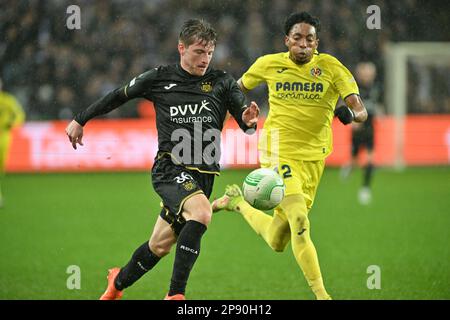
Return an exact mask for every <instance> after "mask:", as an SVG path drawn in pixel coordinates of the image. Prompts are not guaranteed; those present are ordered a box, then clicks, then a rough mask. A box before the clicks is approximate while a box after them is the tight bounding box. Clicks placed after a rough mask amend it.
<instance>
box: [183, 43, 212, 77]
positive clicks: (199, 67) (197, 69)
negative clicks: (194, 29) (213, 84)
mask: <svg viewBox="0 0 450 320" xmlns="http://www.w3.org/2000/svg"><path fill="white" fill-rule="evenodd" d="M214 48H215V46H214V44H212V43H207V42H206V41H202V40H198V41H196V42H194V43H193V44H191V45H189V46H188V47H186V46H185V45H184V44H183V43H179V44H178V51H179V52H180V58H181V67H182V68H183V69H184V70H186V71H187V72H189V73H190V74H192V75H194V76H203V75H204V74H205V72H206V69H208V66H209V63H210V62H211V59H212V56H213V53H214Z"/></svg>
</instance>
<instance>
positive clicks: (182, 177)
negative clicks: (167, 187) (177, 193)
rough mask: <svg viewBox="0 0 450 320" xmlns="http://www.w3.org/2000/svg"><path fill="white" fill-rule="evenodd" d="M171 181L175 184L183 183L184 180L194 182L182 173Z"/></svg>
mask: <svg viewBox="0 0 450 320" xmlns="http://www.w3.org/2000/svg"><path fill="white" fill-rule="evenodd" d="M173 180H175V182H176V183H184V182H186V180H194V178H192V176H191V175H190V174H189V173H186V172H184V171H183V172H182V173H181V174H180V175H179V176H176V177H175V178H173Z"/></svg>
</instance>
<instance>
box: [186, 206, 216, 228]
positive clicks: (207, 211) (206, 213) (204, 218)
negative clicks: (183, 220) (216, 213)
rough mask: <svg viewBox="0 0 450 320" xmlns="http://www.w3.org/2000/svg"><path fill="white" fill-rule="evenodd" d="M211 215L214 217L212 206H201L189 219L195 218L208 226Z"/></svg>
mask: <svg viewBox="0 0 450 320" xmlns="http://www.w3.org/2000/svg"><path fill="white" fill-rule="evenodd" d="M211 217H212V213H211V207H209V208H203V209H200V208H199V209H198V211H197V212H195V213H194V214H193V215H191V219H189V220H195V221H197V222H200V223H202V224H204V225H205V226H207V225H209V223H210V222H211Z"/></svg>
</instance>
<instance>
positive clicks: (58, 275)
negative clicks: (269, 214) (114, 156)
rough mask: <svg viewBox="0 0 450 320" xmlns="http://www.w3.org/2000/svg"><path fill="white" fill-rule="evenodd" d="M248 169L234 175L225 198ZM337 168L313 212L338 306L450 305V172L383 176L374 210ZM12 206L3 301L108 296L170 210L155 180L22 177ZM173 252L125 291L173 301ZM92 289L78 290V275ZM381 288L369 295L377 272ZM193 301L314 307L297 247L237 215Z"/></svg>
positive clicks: (201, 269)
mask: <svg viewBox="0 0 450 320" xmlns="http://www.w3.org/2000/svg"><path fill="white" fill-rule="evenodd" d="M248 172H249V171H248V170H237V171H231V170H230V171H224V172H223V173H222V175H221V176H220V177H219V178H217V179H216V184H215V189H214V194H213V197H214V196H218V195H220V194H221V193H222V191H223V189H224V187H225V185H226V184H228V183H241V182H242V181H243V179H244V177H245V175H246V174H247V173H248ZM360 181H361V172H360V171H356V172H355V173H354V175H353V176H351V177H350V179H349V181H348V182H346V183H343V182H341V181H340V179H339V171H338V170H337V169H333V168H327V169H326V171H325V173H324V176H323V178H322V181H321V185H320V187H319V191H318V194H317V197H316V202H315V205H314V207H313V209H312V210H311V212H310V220H311V227H312V229H311V230H312V231H311V234H312V238H313V241H314V243H315V246H316V248H317V251H318V253H319V260H320V264H321V268H322V274H323V277H324V281H325V284H326V287H327V289H328V291H329V293H330V294H331V295H332V296H333V298H334V299H450V290H449V288H450V246H449V244H450V209H449V208H450V194H449V190H450V188H449V187H450V185H449V181H450V169H449V167H441V168H409V169H407V170H405V171H403V172H395V171H393V170H388V169H379V170H378V171H376V172H375V176H374V188H373V197H374V199H373V203H372V204H371V205H370V206H367V207H364V206H361V205H359V204H358V202H357V198H356V195H357V190H358V187H359V184H360ZM3 189H4V190H3V193H4V197H5V207H4V208H3V209H0V228H1V232H0V299H98V297H99V296H100V294H101V293H103V291H104V289H105V286H106V273H107V269H108V268H110V267H113V266H123V265H124V264H125V263H126V262H127V261H128V259H129V257H130V255H131V254H132V252H133V251H134V250H135V248H137V246H139V245H140V244H142V243H143V242H144V241H146V239H148V237H149V235H150V233H151V231H152V226H153V223H154V221H155V219H156V217H157V214H158V213H159V201H160V200H159V198H158V197H157V195H156V194H155V192H154V191H153V189H152V187H151V183H150V175H149V173H89V174H35V175H31V174H10V175H7V176H6V178H5V180H4V182H3ZM173 257H174V256H173V251H172V253H171V254H170V255H169V256H167V257H166V258H164V259H163V260H161V262H160V263H159V264H158V265H157V266H156V267H155V269H153V270H152V271H151V272H150V273H149V274H147V275H145V276H144V277H143V278H142V279H141V280H140V281H138V282H137V283H136V284H135V285H134V286H132V287H130V288H129V289H127V290H126V291H125V294H124V299H162V298H163V297H164V295H165V294H166V293H167V290H168V285H169V281H170V276H171V271H172V264H173ZM72 265H76V266H78V267H79V268H80V272H81V277H80V284H81V288H80V289H72V290H70V289H68V288H67V280H68V278H69V277H70V276H71V274H69V273H67V270H68V267H69V266H72ZM372 265H376V266H379V268H380V272H381V289H372V290H370V289H368V287H367V281H368V278H369V277H370V276H371V275H372V274H371V273H368V271H367V269H368V267H369V266H372ZM187 297H188V298H189V299H277V300H278V299H283V300H284V299H301V300H303V299H313V298H314V297H313V294H312V293H311V292H310V290H309V288H308V287H307V284H306V281H305V279H304V278H303V275H302V273H301V271H300V269H299V268H298V267H297V264H296V262H295V260H294V258H293V256H292V253H291V247H290V245H289V246H288V248H287V249H286V251H285V252H283V253H275V252H272V251H271V250H270V248H269V247H268V246H267V245H266V244H265V242H264V241H263V240H262V239H261V238H260V237H259V236H257V235H256V234H255V233H254V232H253V230H252V229H251V228H250V227H249V226H248V225H247V223H246V222H245V221H244V219H243V218H242V217H241V216H239V215H238V214H236V213H227V212H221V213H217V214H215V215H214V217H213V220H212V222H211V225H210V227H209V229H208V232H207V233H206V234H205V236H204V238H203V242H202V253H201V255H200V257H199V259H198V261H197V264H196V265H195V268H194V270H193V272H192V273H191V277H190V281H189V284H188V288H187Z"/></svg>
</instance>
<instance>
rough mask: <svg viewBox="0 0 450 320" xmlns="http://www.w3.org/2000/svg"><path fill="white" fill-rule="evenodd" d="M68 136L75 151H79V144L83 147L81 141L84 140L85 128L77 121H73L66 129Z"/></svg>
mask: <svg viewBox="0 0 450 320" xmlns="http://www.w3.org/2000/svg"><path fill="white" fill-rule="evenodd" d="M66 134H67V136H68V137H69V141H70V143H71V144H72V147H73V148H74V149H75V150H76V149H77V143H78V144H79V145H80V146H82V145H83V141H81V140H82V139H83V127H82V126H81V125H80V124H79V123H78V122H76V121H75V120H72V122H70V123H69V125H68V126H67V127H66Z"/></svg>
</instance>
